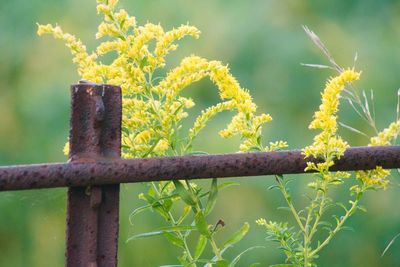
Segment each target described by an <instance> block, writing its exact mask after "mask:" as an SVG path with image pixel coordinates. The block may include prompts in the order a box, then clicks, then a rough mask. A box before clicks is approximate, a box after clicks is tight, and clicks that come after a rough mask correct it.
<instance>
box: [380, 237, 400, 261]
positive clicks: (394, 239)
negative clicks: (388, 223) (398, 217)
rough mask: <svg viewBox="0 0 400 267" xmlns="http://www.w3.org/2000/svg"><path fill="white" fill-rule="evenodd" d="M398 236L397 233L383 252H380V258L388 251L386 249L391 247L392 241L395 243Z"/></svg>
mask: <svg viewBox="0 0 400 267" xmlns="http://www.w3.org/2000/svg"><path fill="white" fill-rule="evenodd" d="M399 236H400V233H398V234H397V235H395V236H394V237H393V238H392V240H390V242H389V244H387V246H386V248H385V250H384V251H383V252H382V254H381V257H383V256H384V255H385V253H386V252H387V251H388V249H389V248H390V247H391V246H392V245H393V243H394V241H396V239H397V238H398V237H399Z"/></svg>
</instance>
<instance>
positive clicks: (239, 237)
mask: <svg viewBox="0 0 400 267" xmlns="http://www.w3.org/2000/svg"><path fill="white" fill-rule="evenodd" d="M249 228H250V225H249V224H248V223H247V222H246V223H245V224H244V225H243V226H242V227H241V228H240V229H239V230H238V231H237V232H235V233H234V234H233V235H232V236H231V237H230V238H229V239H228V240H227V241H226V242H225V244H224V245H223V246H222V247H223V248H227V247H229V246H232V245H234V244H236V243H237V242H239V241H240V240H242V238H243V237H244V236H245V235H246V234H247V232H248V231H249Z"/></svg>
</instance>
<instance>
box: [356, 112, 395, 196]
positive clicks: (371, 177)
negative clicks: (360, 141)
mask: <svg viewBox="0 0 400 267" xmlns="http://www.w3.org/2000/svg"><path fill="white" fill-rule="evenodd" d="M399 133H400V120H399V121H396V122H392V123H391V124H390V125H389V127H387V128H386V129H384V130H383V131H382V132H380V133H379V134H378V135H377V136H375V137H372V138H371V139H370V144H369V145H370V146H387V145H390V144H391V143H392V142H393V140H395V139H396V138H397V136H398V135H399ZM389 175H390V171H389V170H384V169H383V168H382V167H381V166H377V167H376V168H375V169H373V170H367V171H357V172H356V177H357V179H359V180H360V181H361V182H362V183H363V184H364V185H366V186H368V187H378V188H384V189H385V188H386V186H387V185H388V183H389V181H388V180H386V178H387V177H388V176H389Z"/></svg>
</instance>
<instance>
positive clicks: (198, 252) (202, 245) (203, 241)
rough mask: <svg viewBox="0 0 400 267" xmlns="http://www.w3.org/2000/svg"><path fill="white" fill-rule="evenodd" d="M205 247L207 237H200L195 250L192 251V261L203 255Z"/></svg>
mask: <svg viewBox="0 0 400 267" xmlns="http://www.w3.org/2000/svg"><path fill="white" fill-rule="evenodd" d="M206 245H207V237H205V236H204V235H200V236H199V241H197V244H196V249H195V251H194V259H195V260H197V259H198V258H200V256H201V254H202V253H203V251H204V249H205V247H206Z"/></svg>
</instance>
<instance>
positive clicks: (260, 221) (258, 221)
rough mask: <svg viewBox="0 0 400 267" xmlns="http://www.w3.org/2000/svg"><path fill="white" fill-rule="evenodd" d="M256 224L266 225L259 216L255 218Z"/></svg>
mask: <svg viewBox="0 0 400 267" xmlns="http://www.w3.org/2000/svg"><path fill="white" fill-rule="evenodd" d="M256 224H258V225H261V226H266V225H267V221H266V220H265V219H264V218H260V219H257V220H256Z"/></svg>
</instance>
